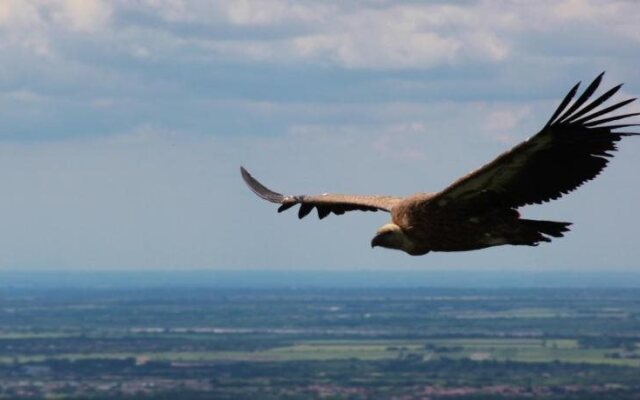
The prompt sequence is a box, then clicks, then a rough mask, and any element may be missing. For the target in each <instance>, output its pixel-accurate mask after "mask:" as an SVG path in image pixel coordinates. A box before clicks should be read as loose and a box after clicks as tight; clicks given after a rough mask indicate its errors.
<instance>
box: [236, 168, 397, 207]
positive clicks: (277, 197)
mask: <svg viewBox="0 0 640 400" xmlns="http://www.w3.org/2000/svg"><path fill="white" fill-rule="evenodd" d="M240 172H241V173H242V179H244V181H245V182H246V183H247V185H248V186H249V188H250V189H251V190H252V191H253V192H254V193H255V194H257V195H258V196H260V197H262V198H263V199H265V200H267V201H270V202H272V203H278V204H282V205H281V206H280V207H279V208H278V212H282V211H284V210H287V209H289V208H291V207H293V206H295V205H296V204H300V210H298V218H304V217H305V216H306V215H307V214H309V213H310V212H311V211H312V210H313V209H314V207H315V208H316V209H317V210H318V217H319V218H320V219H322V218H324V217H326V216H327V215H329V214H330V213H334V214H337V215H342V214H344V213H345V212H347V211H354V210H359V211H378V210H382V211H391V208H392V207H393V206H394V205H395V204H396V203H397V202H399V201H400V200H401V198H400V197H392V196H358V195H345V194H328V193H325V194H321V195H314V196H308V195H299V196H286V195H282V194H280V193H276V192H274V191H271V190H269V189H268V188H266V187H265V186H264V185H262V184H261V183H260V182H258V181H257V180H256V179H255V178H254V177H253V176H251V174H249V172H247V170H246V169H244V168H243V167H240Z"/></svg>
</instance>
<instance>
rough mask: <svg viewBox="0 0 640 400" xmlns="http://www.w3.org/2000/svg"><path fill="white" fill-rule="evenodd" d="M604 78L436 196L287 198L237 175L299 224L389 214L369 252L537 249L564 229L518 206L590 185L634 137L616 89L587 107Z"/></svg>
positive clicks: (566, 228) (247, 176)
mask: <svg viewBox="0 0 640 400" xmlns="http://www.w3.org/2000/svg"><path fill="white" fill-rule="evenodd" d="M603 75H604V72H603V73H602V74H600V75H599V76H598V77H597V78H596V79H595V80H594V81H593V82H592V83H591V84H590V85H589V86H588V87H587V88H586V89H585V90H584V92H582V93H581V94H580V95H579V96H577V98H575V97H576V94H577V92H578V89H579V86H580V82H578V83H577V84H576V85H575V86H574V87H573V88H572V89H571V90H570V91H569V93H567V95H566V96H565V97H564V98H563V99H562V101H561V102H560V105H559V106H558V108H557V109H556V110H555V112H554V113H553V114H552V116H551V118H549V121H548V122H547V123H546V124H545V125H544V127H543V128H542V129H541V130H540V131H539V132H538V133H536V134H535V135H533V136H532V137H530V138H528V139H526V140H525V141H523V142H522V143H520V144H518V145H516V146H515V147H513V148H512V149H510V150H508V151H506V152H504V153H503V154H501V155H500V156H498V157H497V158H495V159H494V160H493V161H491V162H489V163H488V164H485V165H483V166H482V167H480V168H478V169H476V170H474V171H472V172H470V173H469V174H467V175H464V176H462V177H461V178H459V179H457V180H456V181H454V182H453V183H451V184H450V185H449V186H447V187H446V188H444V189H443V190H441V191H439V192H436V193H416V194H413V195H410V196H408V197H395V196H365V195H345V194H328V193H324V194H320V195H297V196H290V195H283V194H280V193H276V192H274V191H272V190H270V189H268V188H266V187H265V186H264V185H262V184H261V183H260V182H258V181H257V180H256V179H255V178H254V177H253V176H251V175H250V174H249V172H247V170H246V169H244V168H243V167H240V171H241V174H242V178H243V179H244V181H245V182H246V184H247V185H248V186H249V188H250V189H251V190H252V191H253V192H254V193H255V194H257V195H258V196H260V197H261V198H263V199H265V200H267V201H270V202H272V203H277V204H280V207H279V208H278V212H282V211H284V210H287V209H289V208H291V207H293V206H295V205H297V204H299V205H300V209H299V210H298V217H299V218H303V217H305V216H306V215H308V214H309V213H310V212H311V211H312V210H313V209H314V208H315V209H316V210H317V212H318V217H319V218H320V219H322V218H324V217H326V216H327V215H329V214H331V213H333V214H337V215H342V214H344V213H345V212H347V211H355V210H359V211H386V212H389V213H390V214H391V221H390V222H389V223H387V224H385V225H383V226H382V227H380V228H379V229H378V230H377V232H376V235H375V236H374V238H373V239H372V240H371V247H375V246H381V247H385V248H389V249H396V250H401V251H404V252H406V253H408V254H410V255H414V256H415V255H423V254H427V253H429V252H430V251H448V252H449V251H467V250H477V249H482V248H486V247H491V246H500V245H526V246H537V245H538V244H540V243H541V242H550V241H551V238H559V237H562V236H563V235H564V234H565V233H566V232H568V231H569V226H570V225H571V223H569V222H557V221H542V220H532V219H525V218H521V216H520V214H519V213H518V208H520V207H523V206H526V205H531V204H541V203H544V202H547V201H550V200H555V199H558V198H559V197H561V196H562V195H565V194H568V193H569V192H571V191H573V190H575V189H576V188H578V187H579V186H580V185H582V184H583V183H585V182H587V181H590V180H592V179H593V178H595V177H596V176H597V175H598V174H599V173H600V172H601V171H602V170H603V169H604V168H605V167H606V166H607V163H608V162H609V159H610V158H611V157H612V156H613V154H612V153H613V152H614V151H615V150H616V149H617V147H616V146H617V143H618V142H619V141H620V140H621V139H622V137H624V136H632V135H638V134H640V133H637V132H628V130H629V129H626V128H630V127H635V126H638V125H640V124H629V123H624V122H623V120H625V119H627V118H629V117H633V116H637V115H640V113H637V112H636V113H626V114H615V115H613V113H614V111H618V110H621V109H622V108H623V107H624V106H626V105H628V104H629V103H631V102H632V101H634V100H635V99H633V98H632V99H628V100H623V101H620V102H616V103H614V104H607V100H609V99H610V98H611V97H612V96H613V95H614V94H615V93H616V92H618V90H619V89H620V87H622V85H618V86H615V87H613V88H612V89H610V90H608V91H606V92H604V93H603V94H601V95H600V96H598V97H597V98H595V100H592V101H589V99H591V98H592V96H593V94H594V93H595V92H596V90H597V89H598V86H599V85H600V83H601V81H602V77H603ZM574 98H575V100H574ZM631 130H634V129H631Z"/></svg>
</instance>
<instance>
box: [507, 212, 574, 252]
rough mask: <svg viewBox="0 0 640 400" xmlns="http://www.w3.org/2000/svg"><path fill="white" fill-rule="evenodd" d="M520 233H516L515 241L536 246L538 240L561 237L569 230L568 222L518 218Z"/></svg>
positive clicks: (545, 240)
mask: <svg viewBox="0 0 640 400" xmlns="http://www.w3.org/2000/svg"><path fill="white" fill-rule="evenodd" d="M518 222H519V223H520V227H521V229H520V234H519V235H517V236H518V239H517V243H513V244H524V245H529V246H537V245H538V244H539V243H540V242H550V241H551V239H550V238H549V236H551V237H555V238H559V237H563V236H564V233H565V232H569V226H570V225H571V223H570V222H557V221H538V220H534V219H519V220H518Z"/></svg>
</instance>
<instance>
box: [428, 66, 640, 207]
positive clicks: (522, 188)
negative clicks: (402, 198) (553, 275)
mask: <svg viewBox="0 0 640 400" xmlns="http://www.w3.org/2000/svg"><path fill="white" fill-rule="evenodd" d="M603 75H604V72H603V73H602V74H600V75H599V76H598V77H597V78H596V79H595V80H594V81H593V82H592V83H591V84H590V85H589V86H588V87H587V89H586V90H585V91H584V92H583V93H582V94H581V95H580V97H578V99H577V100H575V102H573V104H571V105H569V104H570V103H571V100H572V99H573V97H574V96H575V94H576V92H577V91H578V87H579V85H580V83H578V84H576V85H575V86H574V87H573V88H572V89H571V91H569V93H568V94H567V95H566V96H565V98H564V99H563V100H562V102H561V103H560V106H559V107H558V109H557V110H556V111H555V112H554V113H553V116H552V117H551V118H550V119H549V122H547V124H546V125H545V126H544V128H543V129H542V130H541V131H540V132H538V133H537V134H536V135H534V136H533V137H531V138H529V139H527V140H525V141H524V142H522V143H520V144H519V145H517V146H515V147H514V148H512V149H511V150H509V151H507V152H505V153H503V154H502V155H500V156H499V157H498V158H496V159H495V160H493V161H491V162H490V163H488V164H486V165H484V166H483V167H481V168H479V169H477V170H475V171H473V172H471V173H470V174H468V175H466V176H463V177H462V178H460V179H458V180H457V181H455V182H454V183H453V184H451V185H450V186H448V187H447V188H445V189H444V190H443V191H441V192H440V193H438V194H437V195H436V196H434V198H433V199H432V201H434V202H436V204H439V205H441V206H445V205H457V206H464V207H471V208H475V207H487V206H490V207H495V206H504V207H510V208H517V207H521V206H524V205H526V204H534V203H535V204H540V203H543V202H546V201H549V200H553V199H557V198H559V197H561V196H562V195H563V194H567V193H569V192H571V191H573V190H575V189H576V188H577V187H579V186H580V185H582V184H583V183H585V182H587V181H589V180H591V179H593V178H595V177H596V176H597V175H598V174H599V173H600V171H602V170H603V169H604V167H605V166H606V165H607V163H608V162H609V158H610V157H612V156H613V154H612V152H613V151H615V150H616V143H617V142H618V141H620V139H621V138H622V137H623V136H630V135H637V134H638V133H632V132H620V131H619V129H623V128H627V127H631V126H637V124H619V123H616V124H610V123H611V122H614V121H620V120H623V119H626V118H628V117H632V116H635V115H640V113H631V114H622V115H615V116H611V113H612V112H613V111H615V110H618V109H620V108H622V107H623V106H625V105H627V104H629V103H631V102H632V101H634V100H635V99H628V100H624V101H621V102H619V103H615V104H613V105H610V106H608V107H605V108H602V109H600V110H597V111H596V109H597V108H598V107H600V106H601V105H603V104H604V103H605V102H606V101H607V100H608V99H609V98H610V97H611V96H613V95H614V94H615V93H616V92H617V91H618V90H619V89H620V87H621V86H622V85H618V86H616V87H614V88H612V89H610V90H608V91H607V92H605V93H604V94H602V95H601V96H600V97H598V98H597V99H595V100H593V101H592V102H590V103H588V100H589V98H590V97H591V95H593V93H594V92H595V91H596V89H597V88H598V86H599V85H600V82H601V81H602V76H603ZM432 204H433V203H432Z"/></svg>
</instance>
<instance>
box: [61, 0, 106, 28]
mask: <svg viewBox="0 0 640 400" xmlns="http://www.w3.org/2000/svg"><path fill="white" fill-rule="evenodd" d="M61 8H62V10H61V15H62V20H61V23H62V24H64V25H65V26H67V27H68V28H69V29H71V30H74V31H77V32H96V31H99V30H101V29H103V28H104V27H105V26H106V25H107V23H108V22H109V18H110V17H111V8H110V6H109V5H108V3H106V2H104V1H103V0H64V2H63V3H62V7H61Z"/></svg>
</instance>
